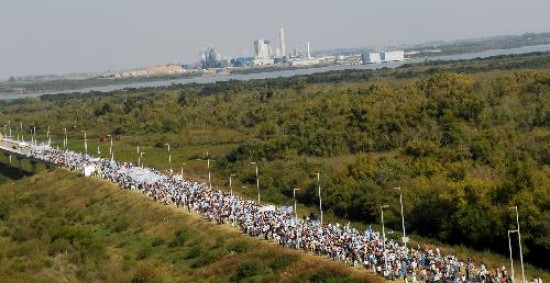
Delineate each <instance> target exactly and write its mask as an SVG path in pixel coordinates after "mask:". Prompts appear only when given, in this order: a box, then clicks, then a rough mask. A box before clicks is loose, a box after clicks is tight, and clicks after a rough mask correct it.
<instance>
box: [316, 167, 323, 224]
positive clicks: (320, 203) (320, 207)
mask: <svg viewBox="0 0 550 283" xmlns="http://www.w3.org/2000/svg"><path fill="white" fill-rule="evenodd" d="M316 173H317V185H318V186H319V212H320V214H321V215H320V220H321V222H320V224H321V226H323V199H322V198H321V172H316Z"/></svg>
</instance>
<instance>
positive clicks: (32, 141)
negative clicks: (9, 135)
mask: <svg viewBox="0 0 550 283" xmlns="http://www.w3.org/2000/svg"><path fill="white" fill-rule="evenodd" d="M31 126H32V128H31V144H32V145H34V138H35V135H34V132H36V127H35V126H34V124H31Z"/></svg>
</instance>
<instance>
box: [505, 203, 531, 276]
mask: <svg viewBox="0 0 550 283" xmlns="http://www.w3.org/2000/svg"><path fill="white" fill-rule="evenodd" d="M509 208H510V209H514V210H515V211H516V224H517V231H518V244H519V261H520V265H521V279H522V282H523V283H527V281H525V268H524V266H523V250H522V248H521V232H520V230H519V212H518V206H517V205H516V206H512V207H509Z"/></svg>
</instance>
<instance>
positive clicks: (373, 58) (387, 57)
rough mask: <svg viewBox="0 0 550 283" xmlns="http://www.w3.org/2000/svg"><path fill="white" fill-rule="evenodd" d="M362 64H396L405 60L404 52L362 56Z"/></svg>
mask: <svg viewBox="0 0 550 283" xmlns="http://www.w3.org/2000/svg"><path fill="white" fill-rule="evenodd" d="M361 57H362V60H363V64H376V63H382V62H396V61H403V60H405V52H404V51H403V50H396V51H385V52H371V53H363V54H362V56H361Z"/></svg>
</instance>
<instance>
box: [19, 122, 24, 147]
mask: <svg viewBox="0 0 550 283" xmlns="http://www.w3.org/2000/svg"><path fill="white" fill-rule="evenodd" d="M20 133H21V142H25V140H23V122H21V131H20Z"/></svg>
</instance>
